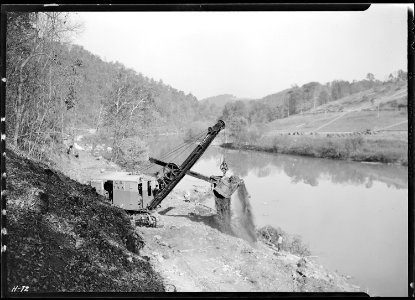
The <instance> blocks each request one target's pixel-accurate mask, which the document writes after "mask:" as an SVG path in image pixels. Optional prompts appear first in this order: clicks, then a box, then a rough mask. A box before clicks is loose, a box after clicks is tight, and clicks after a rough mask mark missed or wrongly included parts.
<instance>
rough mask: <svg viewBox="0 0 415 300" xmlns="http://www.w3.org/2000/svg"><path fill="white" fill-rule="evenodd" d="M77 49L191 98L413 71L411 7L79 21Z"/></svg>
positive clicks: (98, 16) (93, 16)
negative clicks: (410, 68) (409, 25)
mask: <svg viewBox="0 0 415 300" xmlns="http://www.w3.org/2000/svg"><path fill="white" fill-rule="evenodd" d="M73 18H74V20H77V21H81V22H82V23H83V27H84V30H83V32H82V33H80V34H79V35H77V36H76V37H74V39H73V42H74V43H75V44H78V45H82V46H83V47H84V48H85V49H87V50H88V51H90V52H92V53H94V54H96V55H98V56H100V57H101V58H102V59H103V60H105V61H118V62H120V63H122V64H124V65H125V66H126V67H128V68H132V69H134V70H135V71H137V72H139V73H142V74H143V75H145V76H147V77H152V78H154V79H155V80H157V81H158V80H160V79H161V80H162V81H163V82H164V83H165V84H169V85H171V86H172V87H174V88H176V89H178V90H182V91H184V92H185V93H192V94H193V95H194V96H196V97H197V98H198V99H199V100H200V99H203V98H206V97H210V96H216V95H220V94H233V95H235V96H237V97H240V98H254V99H255V98H262V97H264V96H266V95H269V94H273V93H276V92H279V91H281V90H284V89H286V88H290V87H291V86H292V85H293V84H297V85H299V86H301V85H303V84H305V83H308V82H310V81H317V82H320V83H326V82H329V81H333V80H338V79H342V80H348V81H352V80H360V79H363V78H365V77H366V74H367V73H369V72H370V73H373V74H374V75H375V78H377V79H380V80H384V79H385V78H386V76H388V75H389V74H390V73H392V72H394V71H397V70H398V69H403V70H406V69H407V5H406V6H405V5H391V4H376V5H372V6H371V7H370V8H369V9H368V10H366V11H363V12H270V11H268V12H237V11H236V12H79V13H76V15H75V16H74V17H73Z"/></svg>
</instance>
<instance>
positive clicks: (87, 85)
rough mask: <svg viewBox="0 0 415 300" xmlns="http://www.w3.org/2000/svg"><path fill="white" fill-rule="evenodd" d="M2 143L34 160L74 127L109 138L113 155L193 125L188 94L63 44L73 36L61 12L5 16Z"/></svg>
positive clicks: (71, 135)
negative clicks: (138, 139) (142, 139)
mask: <svg viewBox="0 0 415 300" xmlns="http://www.w3.org/2000/svg"><path fill="white" fill-rule="evenodd" d="M7 25H8V30H7V78H8V81H7V99H6V106H7V108H6V114H7V120H8V123H7V124H8V126H7V136H8V138H9V143H10V144H12V145H14V146H15V147H19V148H21V149H24V150H26V151H28V152H29V153H30V154H32V155H35V156H38V157H41V156H42V155H44V153H45V152H47V151H48V150H50V146H52V144H53V146H56V145H60V144H62V142H63V141H64V140H68V139H69V140H71V139H73V138H74V136H75V134H76V133H75V131H76V130H77V129H79V128H94V129H96V131H97V133H98V135H100V134H102V135H104V136H106V137H110V138H112V144H113V148H114V149H115V151H114V153H115V154H114V155H117V154H116V153H117V149H118V148H120V147H122V145H123V144H125V143H126V141H128V139H130V138H132V137H135V136H137V135H138V136H140V135H143V134H146V133H148V132H151V133H157V132H167V131H170V132H177V131H180V130H183V128H185V127H189V126H190V125H189V124H190V123H191V122H192V121H193V120H194V119H196V118H197V115H196V114H195V112H196V111H197V107H198V101H197V99H196V97H194V96H193V95H191V94H185V93H184V92H183V91H179V90H177V89H174V88H173V87H171V86H169V85H166V84H164V83H163V82H162V81H158V82H156V81H155V80H153V79H151V78H148V77H145V76H144V75H142V74H140V73H137V72H136V71H134V70H131V69H128V68H127V67H125V66H123V65H122V64H120V63H118V62H115V63H114V62H104V61H103V60H102V59H100V58H99V57H98V56H96V55H94V54H92V53H90V52H88V51H87V50H85V49H83V48H82V47H81V46H77V45H73V44H71V43H70V42H68V36H70V35H71V34H73V33H75V32H76V31H77V30H78V25H76V24H70V18H69V15H68V14H67V13H60V12H51V13H8V14H7Z"/></svg>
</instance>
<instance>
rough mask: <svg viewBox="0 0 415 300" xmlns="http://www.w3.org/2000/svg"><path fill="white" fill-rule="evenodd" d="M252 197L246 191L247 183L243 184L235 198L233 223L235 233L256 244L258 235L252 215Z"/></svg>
mask: <svg viewBox="0 0 415 300" xmlns="http://www.w3.org/2000/svg"><path fill="white" fill-rule="evenodd" d="M250 197H251V196H250V195H249V193H248V190H247V189H246V186H245V183H243V182H242V183H241V184H240V185H239V187H238V191H237V193H236V195H235V196H234V198H233V202H234V205H233V207H232V208H233V211H232V213H233V214H234V216H235V217H234V220H233V222H232V229H233V232H234V233H235V234H236V235H238V236H240V237H242V238H243V239H245V240H247V241H249V242H256V241H257V235H256V229H255V223H254V216H253V214H252V209H251V203H250V202H249V199H250Z"/></svg>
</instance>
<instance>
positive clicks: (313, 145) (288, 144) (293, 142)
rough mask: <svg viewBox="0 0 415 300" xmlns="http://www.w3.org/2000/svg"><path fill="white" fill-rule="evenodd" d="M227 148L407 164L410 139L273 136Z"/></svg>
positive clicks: (233, 144) (348, 136)
mask: <svg viewBox="0 0 415 300" xmlns="http://www.w3.org/2000/svg"><path fill="white" fill-rule="evenodd" d="M221 147H224V148H228V149H240V150H253V151H262V152H270V153H282V154H293V155H302V156H309V157H317V158H330V159H341V160H352V161H361V162H381V163H394V164H401V165H404V166H407V165H408V142H407V140H404V139H402V138H389V137H387V136H385V135H383V136H382V135H374V136H367V135H356V136H351V135H341V134H328V135H324V136H323V135H286V134H285V135H274V136H265V137H262V138H261V139H259V140H258V141H256V142H255V143H252V144H249V143H237V142H232V143H224V144H222V145H221Z"/></svg>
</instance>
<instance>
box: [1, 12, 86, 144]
mask: <svg viewBox="0 0 415 300" xmlns="http://www.w3.org/2000/svg"><path fill="white" fill-rule="evenodd" d="M7 26H8V30H7V38H6V42H7V43H6V61H7V70H6V72H7V78H8V93H7V101H6V102H7V103H8V104H7V106H8V108H7V113H8V119H9V120H10V122H9V123H8V124H9V126H8V136H10V137H11V138H12V144H13V145H14V146H15V147H18V146H19V147H20V146H22V147H23V148H25V147H26V146H27V145H29V146H28V147H30V148H31V149H34V146H35V145H42V144H45V143H46V142H47V141H48V140H50V138H51V135H52V134H53V131H56V130H58V127H59V122H58V121H59V118H58V117H57V116H58V115H59V112H60V109H59V108H60V101H59V97H58V96H59V94H62V93H63V92H62V91H60V90H59V88H60V87H62V86H63V85H61V86H58V85H56V83H57V82H59V81H60V80H62V79H63V77H62V76H59V73H60V72H62V70H63V69H65V68H66V67H67V66H68V64H71V62H68V61H66V60H65V58H64V57H61V56H60V48H62V43H63V42H64V41H65V40H66V39H67V38H68V36H69V35H70V34H73V33H75V32H76V31H77V30H79V28H80V25H79V24H75V25H74V24H72V23H71V22H69V20H68V13H62V12H48V13H46V12H36V13H26V12H24V13H20V12H19V13H16V12H11V13H8V14H7ZM57 74H58V76H56V75H57ZM71 79H74V78H73V77H72V78H71ZM73 84H75V85H76V84H77V83H76V82H75V81H73ZM73 84H69V85H68V84H67V85H66V88H68V89H69V92H68V93H67V95H66V96H68V95H69V97H76V87H75V86H74V85H73ZM70 100H71V101H72V100H74V99H70ZM19 142H22V143H19ZM20 144H22V145H20ZM29 152H30V151H29Z"/></svg>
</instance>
